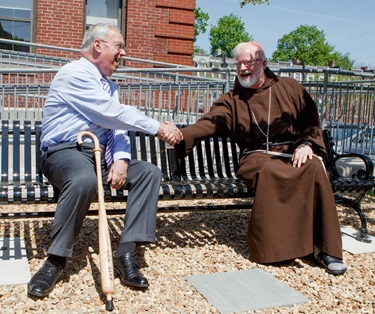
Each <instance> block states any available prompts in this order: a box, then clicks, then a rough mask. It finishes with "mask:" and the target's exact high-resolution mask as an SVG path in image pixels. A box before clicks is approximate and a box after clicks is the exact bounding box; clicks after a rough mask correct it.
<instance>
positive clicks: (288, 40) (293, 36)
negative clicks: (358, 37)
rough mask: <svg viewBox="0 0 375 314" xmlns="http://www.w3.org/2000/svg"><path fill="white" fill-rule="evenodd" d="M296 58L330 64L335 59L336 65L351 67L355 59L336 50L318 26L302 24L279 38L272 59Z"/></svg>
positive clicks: (302, 60)
mask: <svg viewBox="0 0 375 314" xmlns="http://www.w3.org/2000/svg"><path fill="white" fill-rule="evenodd" d="M277 59H278V60H282V61H287V60H294V61H297V60H298V61H299V62H300V63H306V64H308V65H328V64H329V63H330V62H331V61H333V60H334V62H335V64H336V66H342V67H343V68H350V67H351V66H352V65H353V61H351V60H350V59H349V56H348V54H341V53H339V52H335V51H334V47H333V46H332V45H330V44H328V43H327V41H326V39H325V34H324V31H321V30H318V29H317V27H316V26H309V25H301V26H299V27H298V28H297V29H296V30H294V31H292V32H290V33H289V34H286V35H284V36H283V37H282V38H281V39H279V41H278V44H277V49H276V51H275V52H274V53H273V55H272V60H273V61H276V60H277Z"/></svg>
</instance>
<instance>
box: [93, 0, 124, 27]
mask: <svg viewBox="0 0 375 314" xmlns="http://www.w3.org/2000/svg"><path fill="white" fill-rule="evenodd" d="M121 2H122V1H121V0H104V1H103V0H86V27H89V26H90V25H93V24H96V23H112V24H115V25H117V27H119V28H121V23H120V20H121Z"/></svg>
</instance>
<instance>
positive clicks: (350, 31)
mask: <svg viewBox="0 0 375 314" xmlns="http://www.w3.org/2000/svg"><path fill="white" fill-rule="evenodd" d="M239 3H240V1H239V0H196V6H197V7H200V8H201V9H202V10H203V11H204V12H206V13H208V15H209V16H210V19H209V21H208V27H207V32H206V33H205V34H201V35H199V36H198V38H197V41H196V42H195V45H196V46H199V47H200V48H202V49H204V50H205V51H206V52H209V51H210V42H209V32H210V29H211V26H212V25H217V22H218V20H219V19H220V18H221V17H223V16H226V15H229V14H231V13H233V14H234V15H236V16H237V17H239V18H240V19H241V21H242V22H243V23H244V24H245V29H246V31H247V32H248V33H249V34H250V35H251V36H252V37H253V40H254V41H256V42H258V43H259V44H261V45H262V46H263V49H264V50H265V52H266V55H267V57H268V58H270V57H271V56H272V53H273V52H274V51H275V50H276V48H277V43H278V40H279V39H281V38H282V37H283V36H284V35H286V34H288V33H290V32H292V31H294V30H295V29H297V28H298V27H299V26H301V25H308V26H316V27H317V29H318V30H320V31H323V32H324V34H325V38H326V41H327V43H328V44H330V45H332V46H334V50H335V51H339V52H341V53H343V54H346V53H349V58H350V59H351V60H354V61H355V62H354V65H355V66H356V67H361V66H368V67H369V69H375V18H374V14H375V0H357V1H352V0H270V5H268V6H267V5H266V4H263V5H256V6H253V5H252V4H247V5H245V6H244V7H243V8H241V7H240V5H239Z"/></svg>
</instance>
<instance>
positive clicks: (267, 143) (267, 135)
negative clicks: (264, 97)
mask: <svg viewBox="0 0 375 314" xmlns="http://www.w3.org/2000/svg"><path fill="white" fill-rule="evenodd" d="M271 90H272V86H270V92H269V94H268V119H267V133H264V132H263V130H262V129H261V128H260V126H259V124H258V121H257V118H255V115H254V112H253V110H252V109H251V106H249V107H250V112H251V115H252V117H253V119H254V122H255V125H256V126H257V127H258V130H259V131H260V133H262V134H263V136H264V137H265V138H266V152H267V153H268V151H269V134H270V120H271Z"/></svg>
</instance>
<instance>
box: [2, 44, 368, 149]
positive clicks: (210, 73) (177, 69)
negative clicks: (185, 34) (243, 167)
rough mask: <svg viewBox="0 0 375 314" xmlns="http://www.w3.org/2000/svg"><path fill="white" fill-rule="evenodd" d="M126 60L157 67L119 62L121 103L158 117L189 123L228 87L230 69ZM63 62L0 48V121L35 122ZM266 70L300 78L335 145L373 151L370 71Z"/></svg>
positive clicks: (231, 77)
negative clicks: (127, 65) (128, 64)
mask: <svg viewBox="0 0 375 314" xmlns="http://www.w3.org/2000/svg"><path fill="white" fill-rule="evenodd" d="M128 59H129V60H134V61H137V62H141V61H143V62H147V63H150V64H151V66H153V65H155V66H158V67H160V66H163V68H129V67H125V66H121V67H120V68H119V70H118V71H117V72H116V73H115V74H114V75H113V76H112V79H113V80H114V81H115V82H116V84H117V85H118V88H119V96H120V101H121V103H123V104H126V105H132V106H136V107H137V108H138V109H139V110H141V111H143V112H144V113H145V114H147V115H149V116H151V117H153V118H155V119H158V120H160V121H171V122H174V123H194V122H195V121H196V120H197V119H198V118H199V117H201V116H202V115H203V114H204V113H206V112H207V111H208V110H209V109H210V107H211V104H212V103H213V102H214V101H215V100H216V99H217V98H219V97H220V95H222V94H223V93H225V92H226V91H228V90H229V89H230V88H232V87H233V82H234V77H235V71H234V69H233V68H198V67H186V66H177V65H173V64H166V63H162V62H155V61H150V60H141V59H135V58H128ZM69 61H70V60H69V59H61V58H54V57H48V56H40V55H35V54H27V53H20V52H9V51H8V52H7V51H1V50H0V80H1V81H0V82H1V86H0V117H1V119H6V120H20V121H24V120H32V121H33V120H41V119H42V109H43V104H44V101H45V99H46V97H47V94H48V89H49V85H50V83H51V81H52V79H53V78H54V76H55V74H56V72H57V71H58V69H59V68H60V67H61V66H62V65H64V64H65V63H67V62H69ZM270 68H271V70H273V71H274V72H276V73H277V74H278V75H280V76H292V77H295V78H300V82H301V83H302V84H303V85H304V86H305V87H306V89H307V90H308V92H309V93H310V95H311V96H312V97H313V99H314V100H315V101H316V103H317V106H318V108H319V113H320V115H321V120H322V125H323V126H324V127H326V128H330V129H331V130H332V133H333V134H334V136H335V139H336V142H337V143H338V145H341V146H340V147H341V148H340V149H342V150H343V151H348V150H351V151H359V152H365V153H367V154H374V150H375V149H374V142H375V141H374V140H373V138H374V128H375V122H374V120H375V113H374V107H375V78H374V77H375V75H374V74H371V73H358V71H342V70H340V69H331V68H326V69H324V68H323V69H322V68H319V69H318V68H305V69H296V68H280V67H272V66H270ZM313 78H316V80H312V79H313ZM340 143H341V144H340Z"/></svg>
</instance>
